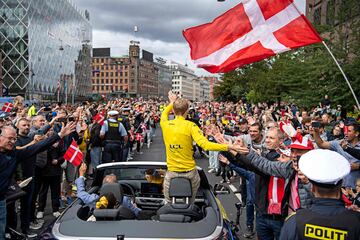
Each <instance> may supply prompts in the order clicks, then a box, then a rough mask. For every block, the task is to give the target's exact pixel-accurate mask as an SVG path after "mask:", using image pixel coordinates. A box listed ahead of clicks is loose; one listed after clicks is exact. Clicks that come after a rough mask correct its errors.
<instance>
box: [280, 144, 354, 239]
mask: <svg viewBox="0 0 360 240" xmlns="http://www.w3.org/2000/svg"><path fill="white" fill-rule="evenodd" d="M299 169H300V171H301V172H302V173H303V174H304V175H305V176H306V177H307V178H308V179H309V181H310V182H311V183H312V190H311V191H312V192H313V193H314V196H315V198H314V201H313V203H312V204H311V206H310V207H309V208H308V209H299V210H298V211H297V212H296V214H293V215H292V216H290V217H289V218H288V219H287V220H286V222H285V224H284V226H283V228H282V230H281V236H280V239H281V240H286V239H289V240H290V239H291V240H296V239H360V213H359V212H356V211H352V210H348V209H346V208H345V205H344V202H343V201H341V200H340V196H341V185H342V179H344V177H346V176H347V175H348V174H349V173H350V164H349V162H348V161H347V159H346V158H345V157H343V156H342V155H340V154H339V153H337V152H334V151H330V150H323V149H317V150H312V151H310V152H308V153H305V154H304V155H302V156H301V158H300V160H299Z"/></svg>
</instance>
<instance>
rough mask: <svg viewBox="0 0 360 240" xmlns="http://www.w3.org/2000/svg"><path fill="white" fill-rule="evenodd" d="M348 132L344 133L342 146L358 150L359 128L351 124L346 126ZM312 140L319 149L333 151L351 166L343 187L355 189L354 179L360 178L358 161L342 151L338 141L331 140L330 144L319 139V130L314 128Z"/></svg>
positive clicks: (359, 161)
mask: <svg viewBox="0 0 360 240" xmlns="http://www.w3.org/2000/svg"><path fill="white" fill-rule="evenodd" d="M347 128H348V131H347V132H346V133H345V138H346V142H345V143H343V145H349V147H351V148H355V149H360V141H359V134H360V126H359V124H357V123H351V124H348V126H347ZM314 139H315V141H316V144H317V145H318V146H319V148H322V149H329V150H332V151H335V152H337V153H339V154H341V155H342V156H344V157H345V158H346V159H347V160H348V161H349V162H350V165H351V172H350V174H349V175H348V176H346V177H345V178H344V182H343V184H344V186H346V187H351V188H355V182H356V179H358V178H360V171H359V167H360V159H357V158H355V157H353V156H352V155H351V154H349V153H347V152H346V151H344V149H343V148H342V146H341V142H340V141H339V140H333V141H330V142H327V141H323V140H322V139H321V138H320V134H319V129H318V128H314Z"/></svg>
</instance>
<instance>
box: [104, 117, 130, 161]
mask: <svg viewBox="0 0 360 240" xmlns="http://www.w3.org/2000/svg"><path fill="white" fill-rule="evenodd" d="M118 115H119V112H118V111H115V110H111V111H109V112H108V116H109V119H107V120H105V121H104V124H103V125H102V127H101V130H100V138H102V139H104V152H103V159H102V160H103V163H108V162H121V161H123V160H125V159H123V156H122V155H123V147H124V145H126V144H127V141H128V135H127V131H126V129H125V127H124V125H123V124H122V123H121V122H119V120H118Z"/></svg>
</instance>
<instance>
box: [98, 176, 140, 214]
mask: <svg viewBox="0 0 360 240" xmlns="http://www.w3.org/2000/svg"><path fill="white" fill-rule="evenodd" d="M109 192H112V193H113V194H114V196H115V198H116V199H117V201H118V202H119V206H118V207H117V208H114V209H94V213H93V214H94V216H95V217H96V220H97V221H101V220H120V219H135V214H134V213H133V212H132V211H131V210H130V209H129V208H127V207H124V206H123V205H122V202H123V198H124V193H123V189H122V187H121V185H120V183H106V184H104V185H103V186H102V187H101V189H100V192H99V194H100V196H102V195H103V194H106V193H109Z"/></svg>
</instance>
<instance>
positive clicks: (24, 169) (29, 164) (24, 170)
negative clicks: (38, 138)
mask: <svg viewBox="0 0 360 240" xmlns="http://www.w3.org/2000/svg"><path fill="white" fill-rule="evenodd" d="M33 139H34V135H30V134H29V135H27V136H22V135H18V138H17V140H16V143H15V146H20V147H21V146H25V145H27V144H29V143H30V142H31V141H32V140H33ZM35 161H36V155H34V156H31V157H26V158H24V159H23V161H21V163H20V166H19V168H20V171H21V176H22V178H24V179H25V178H29V177H32V176H34V174H35Z"/></svg>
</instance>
